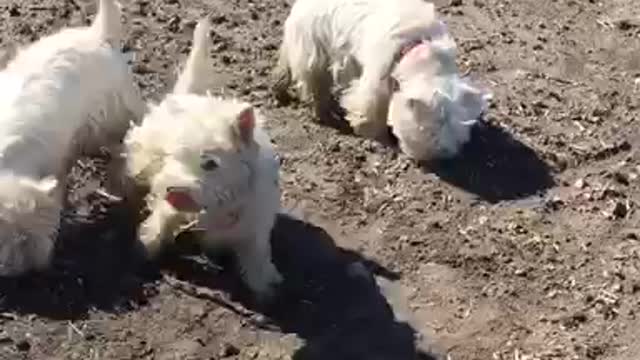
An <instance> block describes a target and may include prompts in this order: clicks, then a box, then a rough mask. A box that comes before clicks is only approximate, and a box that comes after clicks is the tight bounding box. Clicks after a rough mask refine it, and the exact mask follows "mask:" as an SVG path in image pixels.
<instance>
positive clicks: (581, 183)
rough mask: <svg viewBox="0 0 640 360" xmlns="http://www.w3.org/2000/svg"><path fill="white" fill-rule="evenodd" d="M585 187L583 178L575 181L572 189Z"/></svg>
mask: <svg viewBox="0 0 640 360" xmlns="http://www.w3.org/2000/svg"><path fill="white" fill-rule="evenodd" d="M586 186H587V183H586V181H584V179H583V178H580V179H578V180H576V182H575V183H574V184H573V187H575V188H577V189H584V188H585V187H586Z"/></svg>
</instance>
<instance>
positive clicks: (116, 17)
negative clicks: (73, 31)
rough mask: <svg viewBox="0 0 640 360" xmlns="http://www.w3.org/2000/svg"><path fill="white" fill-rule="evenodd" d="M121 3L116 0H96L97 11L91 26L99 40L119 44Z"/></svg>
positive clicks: (114, 44)
mask: <svg viewBox="0 0 640 360" xmlns="http://www.w3.org/2000/svg"><path fill="white" fill-rule="evenodd" d="M121 13H122V9H121V5H120V3H118V1H117V0H98V13H97V14H96V17H95V19H94V20H93V24H92V25H91V28H92V29H93V30H94V31H95V32H96V34H97V35H98V38H99V39H100V40H101V41H106V42H109V43H110V44H111V45H112V46H114V47H116V46H119V44H120V41H121V40H122V23H121V22H120V15H121Z"/></svg>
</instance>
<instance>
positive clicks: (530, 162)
mask: <svg viewBox="0 0 640 360" xmlns="http://www.w3.org/2000/svg"><path fill="white" fill-rule="evenodd" d="M424 169H425V170H426V171H430V172H435V173H436V174H437V175H438V176H439V177H440V178H441V179H442V180H443V181H446V182H447V183H450V184H452V185H454V186H456V187H459V188H461V189H463V190H465V191H467V192H470V193H472V194H475V195H477V196H479V197H480V198H481V199H483V200H485V201H488V202H491V203H496V202H499V201H505V200H516V199H521V198H525V197H528V196H532V195H536V194H539V193H541V192H543V191H545V190H546V189H548V188H550V187H552V186H553V185H554V181H553V178H552V176H551V169H550V168H549V167H548V166H547V164H545V162H544V161H543V160H542V159H541V158H540V157H539V156H538V155H537V154H536V152H535V151H534V150H533V149H531V148H530V147H528V146H527V145H525V144H523V143H522V142H520V141H518V140H517V139H515V138H513V137H512V136H511V135H510V134H509V133H507V132H506V131H504V130H503V129H501V128H499V127H496V126H493V125H491V124H488V123H486V122H479V125H478V126H476V127H474V129H473V132H472V135H471V140H470V141H469V143H467V144H466V145H465V147H464V148H463V150H462V152H461V153H460V154H459V156H457V157H455V158H453V159H450V160H443V161H439V162H435V163H431V164H425V165H424Z"/></svg>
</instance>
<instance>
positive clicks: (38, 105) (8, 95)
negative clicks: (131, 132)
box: [0, 0, 144, 276]
mask: <svg viewBox="0 0 640 360" xmlns="http://www.w3.org/2000/svg"><path fill="white" fill-rule="evenodd" d="M120 40H121V23H120V7H119V5H118V4H117V3H116V2H115V0H100V2H99V10H98V13H97V15H96V17H95V20H94V21H93V24H92V25H91V26H89V27H76V28H66V29H63V30H61V31H59V32H57V33H56V34H53V35H50V36H47V37H44V38H42V39H40V40H38V41H37V42H35V43H33V44H31V45H29V46H26V47H25V48H22V49H19V50H18V52H17V54H16V56H15V57H14V58H13V59H12V60H10V61H9V63H8V64H7V66H6V68H4V69H3V70H2V71H1V72H0V275H2V276H13V275H19V274H21V273H24V272H26V271H28V270H40V269H43V268H45V267H47V266H48V265H49V264H50V261H51V257H52V252H53V249H54V244H55V237H56V234H57V230H58V226H59V218H60V210H61V208H62V204H63V197H64V190H65V184H64V179H65V177H66V173H67V171H68V170H69V166H70V164H71V161H73V160H74V159H75V157H76V156H77V155H79V152H80V151H87V152H93V151H95V152H97V151H98V149H96V147H99V146H101V145H107V146H108V143H110V142H111V141H120V140H121V139H122V137H123V136H124V134H125V133H126V130H127V128H128V125H129V121H130V119H132V118H136V117H141V116H142V115H143V114H144V102H143V101H142V99H141V98H140V97H139V94H138V92H137V90H136V89H135V87H134V83H133V79H132V77H131V73H130V72H129V69H128V65H127V62H126V59H125V58H124V57H123V54H122V53H121V52H120Z"/></svg>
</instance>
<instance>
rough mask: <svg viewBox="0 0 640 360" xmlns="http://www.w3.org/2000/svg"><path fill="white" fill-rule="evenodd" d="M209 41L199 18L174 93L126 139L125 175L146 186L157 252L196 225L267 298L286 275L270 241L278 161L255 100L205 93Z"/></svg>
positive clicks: (150, 242)
mask: <svg viewBox="0 0 640 360" xmlns="http://www.w3.org/2000/svg"><path fill="white" fill-rule="evenodd" d="M209 42H210V39H209V25H208V23H207V22H206V20H201V21H200V22H199V23H198V24H197V26H196V29H195V31H194V39H193V48H192V49H191V53H190V54H189V57H188V59H187V63H186V65H185V68H184V69H183V71H182V73H181V74H180V75H179V78H178V80H177V83H176V85H175V87H174V90H173V93H171V94H168V95H167V96H166V98H165V99H164V100H163V101H162V102H161V103H160V104H159V105H157V106H152V108H151V110H150V112H149V113H148V114H147V116H146V117H145V119H144V120H143V122H142V124H141V125H140V126H134V127H133V128H132V129H131V130H130V131H129V133H128V134H127V136H126V138H125V142H124V143H125V147H126V158H127V172H128V175H129V177H132V178H134V179H135V180H136V182H137V183H138V184H139V185H141V186H143V187H148V188H149V193H148V194H147V196H146V204H147V206H148V208H149V209H150V210H151V214H150V215H149V217H148V218H146V219H145V220H144V222H143V223H142V224H141V225H140V228H139V237H140V240H141V242H142V243H143V244H144V245H145V247H146V250H147V254H148V255H149V256H150V257H154V256H156V255H157V254H158V253H159V251H160V250H161V249H162V248H163V246H164V245H166V244H168V243H170V242H172V241H173V240H174V239H175V236H176V235H177V234H178V233H179V232H180V231H182V230H184V229H185V228H187V227H189V226H190V224H191V225H193V224H194V223H197V224H198V226H200V227H201V228H203V229H204V230H205V232H204V235H203V238H202V243H203V246H204V247H205V248H211V247H217V246H227V247H230V248H232V249H233V250H234V252H235V253H236V255H237V257H238V262H239V265H240V267H241V270H242V272H243V276H244V279H245V281H246V283H247V285H248V286H249V287H250V288H251V289H252V290H253V291H254V292H255V293H256V295H258V297H267V298H268V297H269V296H270V295H272V290H273V285H276V284H278V283H279V282H280V281H281V280H282V277H281V275H280V273H279V272H278V270H277V269H276V267H275V266H274V265H273V263H272V261H271V246H270V242H269V241H270V233H271V229H272V227H273V225H274V222H275V218H276V214H277V213H278V211H279V210H280V188H279V184H278V177H279V175H278V172H279V166H280V165H279V162H278V160H277V157H276V154H275V152H274V149H273V147H272V145H271V143H270V140H269V137H268V135H267V134H266V133H265V132H264V130H262V129H261V127H260V124H261V122H262V119H261V118H260V117H259V114H258V113H257V112H256V111H255V110H254V109H253V107H252V106H251V105H249V104H247V103H243V102H238V101H235V100H225V99H221V98H215V97H212V96H210V95H209V94H207V93H206V89H205V88H206V85H205V84H206V77H207V74H208V73H209V72H210V71H211V69H210V66H209V65H210V64H209V61H208V51H209Z"/></svg>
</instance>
